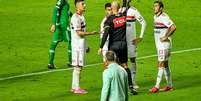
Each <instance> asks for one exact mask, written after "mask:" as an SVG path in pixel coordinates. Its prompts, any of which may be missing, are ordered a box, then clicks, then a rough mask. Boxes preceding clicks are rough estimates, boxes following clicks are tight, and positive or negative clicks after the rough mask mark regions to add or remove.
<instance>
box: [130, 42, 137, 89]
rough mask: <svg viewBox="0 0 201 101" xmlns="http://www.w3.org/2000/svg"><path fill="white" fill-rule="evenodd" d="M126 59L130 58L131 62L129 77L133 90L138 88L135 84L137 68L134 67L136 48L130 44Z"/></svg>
mask: <svg viewBox="0 0 201 101" xmlns="http://www.w3.org/2000/svg"><path fill="white" fill-rule="evenodd" d="M128 57H129V58H130V62H131V67H130V69H131V75H132V81H133V85H134V88H136V89H137V88H139V86H138V85H137V83H136V73H137V71H136V70H137V66H136V46H135V45H133V44H132V43H130V44H129V45H128Z"/></svg>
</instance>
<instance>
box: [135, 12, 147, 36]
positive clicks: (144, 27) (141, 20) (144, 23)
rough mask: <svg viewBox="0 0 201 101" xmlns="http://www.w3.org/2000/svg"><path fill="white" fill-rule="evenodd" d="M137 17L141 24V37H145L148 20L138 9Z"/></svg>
mask: <svg viewBox="0 0 201 101" xmlns="http://www.w3.org/2000/svg"><path fill="white" fill-rule="evenodd" d="M135 17H136V19H137V21H138V22H139V23H140V24H141V33H140V38H143V36H144V32H145V29H146V21H145V20H144V17H143V16H142V15H141V14H140V12H139V11H138V10H137V9H136V10H135Z"/></svg>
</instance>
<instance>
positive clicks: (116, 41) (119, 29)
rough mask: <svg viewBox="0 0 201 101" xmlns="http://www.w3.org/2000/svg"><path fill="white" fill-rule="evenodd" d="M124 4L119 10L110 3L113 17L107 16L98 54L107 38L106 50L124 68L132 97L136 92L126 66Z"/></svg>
mask: <svg viewBox="0 0 201 101" xmlns="http://www.w3.org/2000/svg"><path fill="white" fill-rule="evenodd" d="M126 4H127V0H123V7H122V8H121V9H120V5H119V3H118V2H117V1H113V2H112V12H113V15H111V16H109V17H108V19H107V20H106V21H105V24H104V34H103V38H102V41H101V45H100V49H99V50H98V53H99V54H102V48H103V46H104V44H105V42H106V40H107V38H108V36H109V45H108V49H109V50H111V51H114V52H115V53H116V55H117V62H118V63H119V64H120V65H121V66H122V67H124V68H125V70H126V72H127V73H128V84H129V88H130V91H131V93H132V94H133V95H136V94H137V91H136V90H135V89H134V88H133V83H132V78H131V72H130V69H129V68H128V64H127V62H128V55H127V54H128V53H127V41H126V10H127V8H126Z"/></svg>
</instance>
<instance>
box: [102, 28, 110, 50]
mask: <svg viewBox="0 0 201 101" xmlns="http://www.w3.org/2000/svg"><path fill="white" fill-rule="evenodd" d="M109 28H110V26H105V27H104V33H103V38H102V41H101V45H100V48H103V46H104V44H105V42H106V41H107V37H108V35H109Z"/></svg>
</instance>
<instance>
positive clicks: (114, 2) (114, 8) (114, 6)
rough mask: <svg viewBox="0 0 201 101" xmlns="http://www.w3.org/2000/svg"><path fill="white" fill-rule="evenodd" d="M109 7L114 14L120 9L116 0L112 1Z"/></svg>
mask: <svg viewBox="0 0 201 101" xmlns="http://www.w3.org/2000/svg"><path fill="white" fill-rule="evenodd" d="M111 7H112V11H113V13H115V12H118V10H119V8H120V4H119V3H118V2H117V1H116V0H114V1H113V2H112V4H111Z"/></svg>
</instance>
